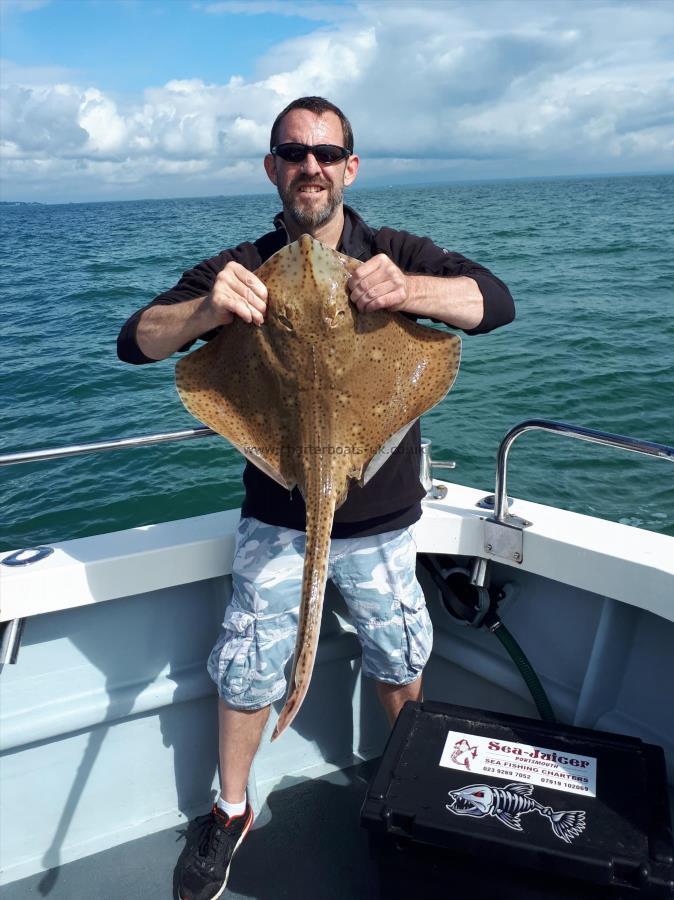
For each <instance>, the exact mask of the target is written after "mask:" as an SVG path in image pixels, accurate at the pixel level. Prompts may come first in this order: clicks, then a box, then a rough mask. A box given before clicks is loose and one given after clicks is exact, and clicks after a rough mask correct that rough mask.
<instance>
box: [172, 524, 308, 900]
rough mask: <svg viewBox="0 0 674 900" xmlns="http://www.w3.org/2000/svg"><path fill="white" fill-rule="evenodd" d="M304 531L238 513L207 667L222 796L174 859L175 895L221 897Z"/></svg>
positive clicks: (279, 665)
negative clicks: (226, 592)
mask: <svg viewBox="0 0 674 900" xmlns="http://www.w3.org/2000/svg"><path fill="white" fill-rule="evenodd" d="M303 542H304V536H303V535H302V534H301V533H300V532H292V531H290V530H289V529H279V528H274V527H273V526H271V525H265V524H264V523H262V522H258V521H257V520H256V519H242V520H241V523H240V525H239V529H238V532H237V543H236V550H235V554H234V562H233V566H232V580H233V592H232V598H231V600H230V602H229V604H228V606H227V609H226V611H225V618H224V622H223V625H222V629H221V631H220V635H219V637H218V640H217V641H216V643H215V646H214V647H213V650H212V651H211V654H210V656H209V659H208V671H209V674H210V676H211V678H212V679H213V681H214V682H215V683H216V684H217V685H218V693H219V695H220V699H219V702H218V725H219V741H218V744H219V758H220V784H221V792H220V798H219V800H218V801H217V803H216V804H215V805H214V807H213V809H212V810H211V812H210V813H209V814H208V815H205V816H201V817H199V818H198V819H197V820H196V821H195V823H194V824H195V829H196V830H195V838H194V839H192V840H188V842H187V844H186V847H185V850H184V851H183V853H182V854H181V858H180V860H179V861H178V866H177V881H178V887H179V896H180V898H181V900H206V898H208V900H213V898H216V897H220V896H221V895H222V894H223V893H224V890H225V887H226V885H227V880H228V878H229V870H230V866H231V862H232V858H233V856H234V854H235V853H236V851H237V850H238V848H239V846H240V845H241V842H242V841H243V839H244V838H245V836H246V834H247V832H248V830H249V829H250V826H251V824H252V821H253V812H252V809H251V807H250V804H249V803H248V802H247V798H246V785H247V782H248V778H249V774H250V768H251V765H252V762H253V757H254V756H255V753H256V752H257V749H258V746H259V744H260V738H261V737H262V732H263V730H264V726H265V724H266V722H267V719H268V717H269V709H270V705H271V704H272V703H273V702H274V701H275V700H279V699H280V698H281V697H282V696H283V695H284V694H285V692H286V682H285V675H284V667H285V663H286V661H287V660H288V659H289V657H290V656H292V651H293V648H294V646H295V636H296V632H297V618H298V612H299V593H300V587H301V581H302V564H303Z"/></svg>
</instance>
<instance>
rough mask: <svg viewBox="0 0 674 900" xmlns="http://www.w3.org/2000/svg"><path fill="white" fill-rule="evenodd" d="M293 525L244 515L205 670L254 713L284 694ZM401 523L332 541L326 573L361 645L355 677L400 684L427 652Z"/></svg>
mask: <svg viewBox="0 0 674 900" xmlns="http://www.w3.org/2000/svg"><path fill="white" fill-rule="evenodd" d="M304 543H305V535H304V532H302V531H294V530H292V529H289V528H278V527H276V526H273V525H266V524H265V523H263V522H260V521H259V520H258V519H254V518H245V519H242V520H241V522H240V524H239V529H238V532H237V537H236V549H235V555H234V563H233V568H232V581H233V585H234V590H233V594H232V599H231V601H230V603H229V606H228V607H227V610H226V612H225V619H224V622H223V624H222V629H221V632H220V635H219V637H218V640H217V642H216V644H215V647H214V648H213V650H212V651H211V655H210V657H209V659H208V672H209V674H210V676H211V678H212V679H213V681H214V682H215V683H216V685H217V686H218V691H219V693H220V696H221V697H222V699H223V700H224V701H225V703H227V704H228V705H229V706H232V707H234V708H235V709H249V710H253V709H260V708H261V707H263V706H267V705H269V704H270V703H273V702H274V701H275V700H279V699H280V698H281V697H283V696H285V693H286V678H285V674H284V667H285V664H286V663H287V661H288V660H289V659H290V657H291V656H292V654H293V651H294V649H295V638H296V634H297V622H298V618H299V598H300V590H301V584H302V567H303V565H304ZM415 561H416V545H415V543H414V539H413V537H412V534H411V531H410V529H409V528H405V529H402V530H399V531H389V532H387V533H386V534H378V535H372V536H370V537H365V538H339V539H334V540H333V541H332V544H331V548H330V563H329V569H328V573H329V577H330V578H331V579H332V581H333V582H334V583H335V584H336V585H337V587H338V588H339V590H340V592H341V594H342V596H343V597H344V600H345V601H346V604H347V606H348V608H349V612H350V615H351V618H352V621H353V623H354V625H355V627H356V630H357V632H358V638H359V640H360V644H361V647H362V671H363V674H364V675H368V676H369V677H371V678H375V679H377V680H378V681H384V682H387V683H389V684H398V685H402V684H408V683H409V682H411V681H414V680H416V678H417V677H418V676H419V675H420V674H421V671H422V670H423V668H424V666H425V664H426V662H427V660H428V657H429V656H430V653H431V646H432V642H433V629H432V626H431V620H430V617H429V615H428V612H427V610H426V603H425V600H424V595H423V592H422V590H421V587H420V586H419V583H418V581H417V579H416V575H415Z"/></svg>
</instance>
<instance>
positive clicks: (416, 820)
mask: <svg viewBox="0 0 674 900" xmlns="http://www.w3.org/2000/svg"><path fill="white" fill-rule="evenodd" d="M361 823H362V824H363V825H364V826H365V827H366V828H367V829H368V831H369V842H370V853H371V857H372V859H373V860H374V863H375V865H374V870H375V873H377V877H376V881H377V882H378V884H375V885H374V886H373V888H372V889H371V890H370V892H369V894H370V896H371V897H376V894H377V889H378V891H379V894H380V897H381V900H395V898H403V897H404V898H405V900H410V898H415V900H416V898H424V900H432V898H436V897H437V898H447V900H450V898H451V900H480V898H494V900H506V898H512V900H539V898H540V900H544V898H548V897H550V898H556V900H559V898H564V900H579V898H583V900H585V898H586V900H598V898H612V900H617V898H633V897H673V896H674V864H673V852H672V831H671V825H670V814H669V801H668V790H667V781H666V776H665V764H664V754H663V752H662V749H661V748H660V747H656V746H654V745H652V744H645V743H643V742H642V741H641V740H639V739H637V738H632V737H626V736H623V735H617V734H609V733H606V732H600V731H591V730H588V729H584V728H574V727H571V726H563V725H556V724H547V723H543V722H540V721H538V720H534V719H526V718H520V717H516V716H508V715H503V714H501V713H491V712H485V711H483V710H476V709H469V708H466V707H462V706H450V705H448V704H444V703H431V702H427V703H407V704H406V705H405V707H404V708H403V710H402V712H401V713H400V716H399V717H398V721H397V723H396V725H395V728H394V729H393V732H392V733H391V737H390V739H389V742H388V744H387V746H386V750H385V751H384V755H383V757H382V759H381V762H380V764H379V767H378V770H377V773H376V775H375V776H374V778H373V780H372V782H371V784H370V786H369V788H368V793H367V797H366V799H365V803H364V805H363V809H362V812H361Z"/></svg>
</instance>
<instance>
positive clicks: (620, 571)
mask: <svg viewBox="0 0 674 900" xmlns="http://www.w3.org/2000/svg"><path fill="white" fill-rule="evenodd" d="M534 430H537V431H542V432H544V433H546V434H547V435H550V437H549V440H560V439H562V440H574V439H578V440H580V441H591V442H593V443H595V444H600V445H608V446H611V447H619V448H621V449H623V450H625V451H629V452H632V453H641V454H646V455H648V456H651V457H655V458H654V460H653V462H652V465H653V470H654V477H656V476H658V475H660V476H662V475H664V476H665V477H668V476H669V477H671V470H668V471H665V472H662V468H665V469H667V466H666V465H665V463H666V462H670V463H671V462H674V448H672V447H669V446H667V445H663V444H657V443H654V442H651V441H646V440H638V439H634V438H629V437H623V436H619V435H614V434H607V433H604V432H599V431H593V430H590V429H587V428H584V427H582V426H576V425H571V424H568V423H560V422H551V421H548V420H542V419H531V420H527V421H525V422H522V423H519V424H518V425H516V426H514V427H513V428H512V429H511V431H509V432H508V434H507V435H506V436H505V437H504V439H503V441H502V443H501V445H500V447H499V449H498V453H497V458H496V461H495V463H496V466H495V470H496V476H495V485H494V489H493V493H489V492H488V491H487V490H485V489H482V490H479V489H476V488H470V487H465V486H462V485H459V484H453V483H451V481H450V480H447V479H448V476H447V474H446V472H443V468H442V467H443V466H444V469H445V470H450V469H451V466H452V463H451V462H449V461H444V462H443V461H438V460H434V459H433V458H432V448H431V446H430V442H424V448H423V449H424V453H423V456H422V472H421V478H422V483H423V484H424V486H425V488H426V491H427V493H426V498H425V500H424V501H423V515H422V518H421V520H420V522H419V523H418V526H417V528H416V533H415V539H416V542H417V549H418V575H419V579H420V581H421V583H422V586H423V588H424V592H425V595H426V600H427V604H428V607H429V610H430V613H431V617H432V620H433V626H434V647H433V654H432V657H431V660H430V662H429V664H428V667H427V669H426V675H425V682H424V694H425V698H427V699H432V700H439V701H444V702H448V703H452V704H458V705H461V706H468V707H477V708H480V709H484V710H491V711H494V712H501V713H508V714H513V715H518V716H527V717H531V718H534V719H536V718H538V717H539V716H540V715H542V711H543V710H544V701H545V702H547V703H548V704H549V707H551V709H552V710H554V715H555V717H556V718H557V720H558V721H560V722H563V723H567V724H569V725H575V726H582V727H584V728H590V729H595V730H599V731H608V732H614V733H618V734H627V735H634V736H637V737H639V738H641V739H643V740H644V741H647V742H648V743H652V744H656V745H658V746H660V747H662V748H663V750H664V755H665V760H666V765H667V778H668V790H669V799H670V802H672V800H674V703H672V689H671V686H672V684H674V653H673V652H672V648H674V537H671V536H668V535H665V534H657V533H655V532H651V531H647V530H642V529H639V528H635V527H632V526H630V525H625V524H620V523H616V522H611V521H606V520H603V519H599V518H596V517H593V516H587V515H581V514H578V513H574V512H570V511H567V510H563V509H560V508H556V507H553V506H548V505H543V504H539V503H537V502H536V501H535V498H509V497H508V492H507V464H508V459H509V454H510V451H511V448H512V446H513V444H514V442H515V440H517V439H518V438H520V437H521V436H523V435H524V434H526V433H528V432H531V431H534ZM197 438H199V439H216V440H217V439H219V438H217V437H214V436H213V432H211V431H210V430H209V429H208V428H196V429H192V430H189V431H183V432H174V433H170V434H162V435H147V436H143V437H140V438H129V439H115V440H111V441H105V442H98V443H91V444H76V445H73V446H70V447H61V448H55V449H53V450H47V451H38V452H35V453H22V452H17V453H13V454H5V455H4V456H3V457H1V458H0V464H1V465H14V464H19V463H21V462H27V461H35V460H36V459H42V460H43V461H44V464H45V465H48V463H49V460H50V459H55V458H63V457H65V456H75V455H81V454H84V453H94V452H110V451H120V452H122V451H123V452H127V453H130V452H133V448H134V447H137V446H144V445H146V444H148V443H159V442H164V441H170V440H192V439H197ZM663 461H664V462H663ZM658 467H661V469H660V470H658ZM438 472H443V474H444V475H445V477H444V478H442V479H439V478H438V477H437V473H438ZM238 518H239V510H237V509H231V510H224V511H222V512H218V513H214V514H209V515H203V516H197V517H194V518H190V519H185V520H180V521H172V522H171V521H167V522H163V523H160V524H156V525H150V526H144V527H138V528H132V529H128V530H125V531H119V532H115V533H111V534H100V535H96V536H94V537H86V538H81V539H77V540H70V541H65V542H63V543H57V544H54V545H52V546H45V547H37V548H19V549H17V550H16V551H13V552H11V553H4V554H0V590H1V595H0V596H1V598H2V603H1V614H0V621H1V622H2V623H3V624H2V649H1V653H0V656H1V658H0V662H1V663H2V672H1V674H0V742H1V748H0V753H1V755H0V767H1V768H0V794H1V796H2V811H1V813H0V815H1V820H0V862H1V876H0V878H1V881H0V884H1V885H2V887H3V890H5V891H7V894H6V895H7V896H8V897H11V898H12V900H24V898H29V897H37V896H48V897H50V898H52V900H60V898H66V897H67V898H69V900H79V898H87V900H92V898H112V897H117V896H124V897H127V898H128V897H139V898H140V897H142V898H144V900H152V898H164V900H165V898H166V897H169V896H171V891H172V890H174V886H173V884H172V877H173V866H174V865H175V861H176V859H177V857H178V854H179V852H180V849H181V844H180V837H181V834H183V833H184V831H185V828H186V824H187V823H188V821H189V820H190V819H192V818H193V817H194V816H195V815H199V814H203V813H204V812H205V811H206V810H207V808H208V803H209V799H211V798H213V797H214V795H215V792H216V789H217V731H216V715H215V704H216V695H215V691H214V689H213V685H212V682H211V681H210V678H209V677H208V675H207V673H206V669H205V659H206V657H207V654H208V652H209V650H210V648H211V645H212V643H213V639H214V635H215V634H216V633H217V630H218V627H219V624H220V621H221V619H222V615H223V609H224V606H225V604H226V602H227V599H228V597H229V594H230V591H231V577H230V576H231V564H232V555H233V546H234V532H235V529H236V525H237V522H238ZM495 609H496V610H497V611H498V617H497V619H495V617H494V611H495ZM496 622H498V623H499V625H502V626H503V627H504V629H505V628H507V631H508V632H509V633H510V634H512V635H513V636H514V637H515V638H516V641H517V643H518V644H519V646H520V648H521V650H522V653H521V654H520V657H521V656H525V657H526V660H527V666H528V667H529V669H530V670H531V671H533V673H535V674H534V676H533V678H526V679H525V677H524V676H523V667H522V665H520V666H519V667H518V665H515V663H514V662H513V659H512V658H511V655H510V653H509V652H508V649H507V647H506V645H505V642H502V641H499V640H497V637H498V636H499V635H498V634H497V632H498V631H499V627H498V626H497V625H496ZM536 683H537V684H538V688H539V689H540V690H538V689H537V690H533V689H532V684H536ZM280 705H281V704H278V705H277V707H280ZM276 711H277V712H278V708H277V710H276ZM274 718H275V716H273V715H272V716H271V717H270V722H269V723H268V726H267V728H268V730H267V731H266V732H265V735H264V736H263V739H262V743H261V747H260V750H259V753H258V755H257V757H256V759H255V763H254V766H253V771H252V773H251V780H250V784H249V796H250V798H251V801H252V803H253V806H254V807H255V809H256V812H257V816H256V823H255V826H254V830H253V831H252V832H251V834H250V836H249V838H248V839H247V841H246V843H245V844H244V846H243V847H242V850H241V852H240V854H239V855H238V856H237V865H236V866H234V867H233V870H232V878H231V880H230V884H229V886H228V889H227V893H226V896H227V897H248V898H249V897H255V898H276V897H284V896H293V897H300V898H305V897H306V898H312V900H327V898H333V897H334V898H337V897H340V898H354V900H359V898H369V897H370V896H372V895H371V893H370V888H369V887H368V884H369V883H370V882H369V879H370V878H371V877H372V871H371V865H370V861H369V858H368V852H367V841H366V835H365V834H364V830H363V829H361V828H360V827H359V824H358V811H359V808H360V805H361V804H362V802H363V797H364V795H365V791H366V786H367V782H368V780H369V778H370V777H371V775H372V773H373V771H374V767H375V766H376V761H377V759H378V758H379V757H380V755H381V753H382V750H383V747H384V744H385V742H386V739H387V736H388V733H389V729H388V726H387V723H386V721H385V718H384V714H383V712H382V710H381V708H380V707H379V705H378V703H377V700H376V698H375V694H374V690H373V686H372V685H371V684H369V683H367V680H366V679H362V678H361V674H360V648H359V644H358V641H357V639H356V635H355V631H354V628H353V626H352V625H351V624H350V622H349V620H348V615H347V613H346V607H345V605H344V602H343V601H342V599H341V597H340V596H339V594H338V593H337V591H336V590H335V589H334V588H333V587H332V586H331V585H329V586H328V591H327V596H326V605H325V609H324V614H323V622H322V630H321V639H320V645H319V650H318V657H317V662H316V667H315V670H314V675H313V680H312V685H311V689H310V691H309V694H308V697H307V700H306V702H305V704H304V706H303V708H302V711H301V713H300V715H299V716H298V718H297V719H296V721H295V722H294V723H293V726H292V727H291V728H290V729H289V731H288V732H287V733H286V734H284V735H283V738H282V739H280V740H278V741H276V742H274V743H271V742H270V741H269V736H270V734H271V730H272V729H273V725H274ZM289 822H292V828H291V829H289V828H288V823H289ZM305 846H309V847H311V852H310V853H301V848H303V847H305ZM293 859H301V860H302V863H301V864H297V863H293V862H292V860H293ZM261 860H264V864H263V865H261Z"/></svg>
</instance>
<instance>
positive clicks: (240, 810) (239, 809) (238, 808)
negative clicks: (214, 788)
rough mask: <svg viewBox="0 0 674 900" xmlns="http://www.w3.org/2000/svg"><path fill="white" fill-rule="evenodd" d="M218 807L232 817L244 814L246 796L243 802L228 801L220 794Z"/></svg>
mask: <svg viewBox="0 0 674 900" xmlns="http://www.w3.org/2000/svg"><path fill="white" fill-rule="evenodd" d="M217 807H218V809H221V810H222V811H223V812H224V813H227V815H228V816H229V817H230V819H231V818H233V817H234V816H242V815H243V814H244V813H245V811H246V798H245V797H244V798H243V800H242V801H241V803H228V802H227V801H226V800H223V799H222V797H221V796H220V797H218V801H217Z"/></svg>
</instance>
